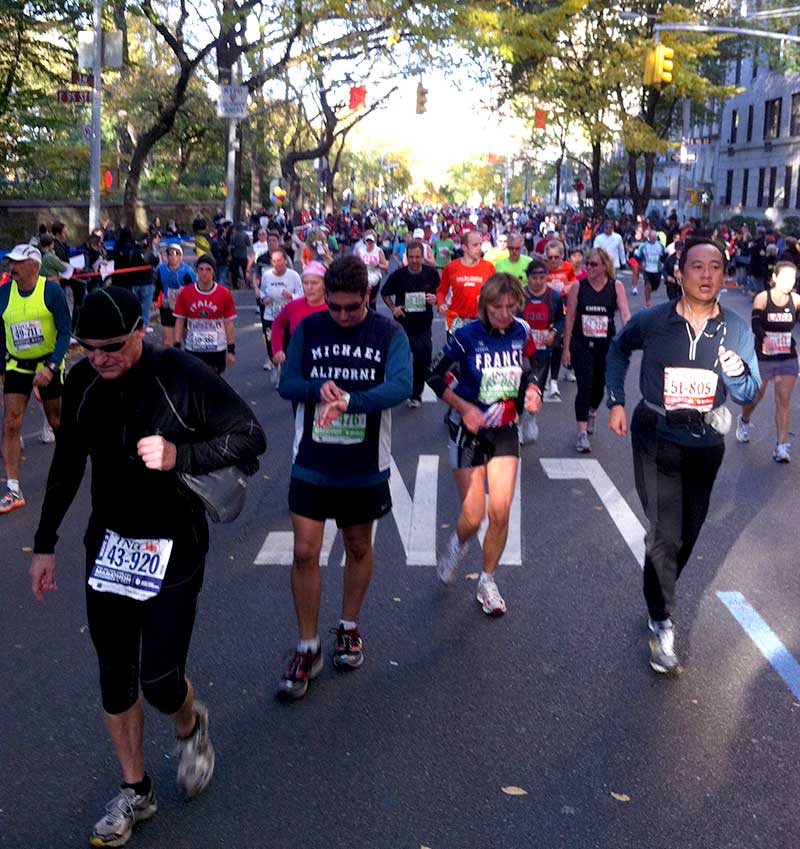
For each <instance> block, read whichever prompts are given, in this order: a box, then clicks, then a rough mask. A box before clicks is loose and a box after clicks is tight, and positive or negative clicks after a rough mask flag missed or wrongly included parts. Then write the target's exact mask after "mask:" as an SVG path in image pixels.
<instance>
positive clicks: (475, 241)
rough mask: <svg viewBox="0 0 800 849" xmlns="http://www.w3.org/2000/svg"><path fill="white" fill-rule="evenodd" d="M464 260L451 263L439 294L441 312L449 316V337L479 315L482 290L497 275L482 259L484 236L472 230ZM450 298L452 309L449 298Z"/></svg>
mask: <svg viewBox="0 0 800 849" xmlns="http://www.w3.org/2000/svg"><path fill="white" fill-rule="evenodd" d="M461 249H462V251H463V254H464V255H463V256H462V257H461V258H460V259H454V260H453V261H452V262H448V263H447V265H446V266H445V267H444V271H443V272H442V280H441V282H440V283H439V289H438V291H437V293H436V302H437V304H438V308H439V312H440V313H442V314H444V315H445V316H446V321H447V331H448V333H455V332H456V330H458V328H459V327H463V325H464V324H466V323H467V322H468V321H471V320H472V319H473V318H475V316H476V315H477V313H478V295H479V294H480V291H481V286H483V284H484V283H485V282H486V281H487V280H488V279H489V278H490V277H491V276H492V275H493V274H494V266H493V265H492V264H491V263H490V262H486V260H485V259H481V236H480V233H478V232H477V231H476V230H469V231H468V232H466V233H464V235H463V236H462V237H461ZM448 295H450V305H449V306H447V303H446V302H447V297H448Z"/></svg>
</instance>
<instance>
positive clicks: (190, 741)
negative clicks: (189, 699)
mask: <svg viewBox="0 0 800 849" xmlns="http://www.w3.org/2000/svg"><path fill="white" fill-rule="evenodd" d="M194 712H195V716H196V717H197V726H196V728H195V730H194V734H192V736H191V737H187V738H186V739H183V738H181V737H178V744H177V747H176V750H175V754H176V755H177V756H178V786H179V787H181V788H182V789H183V792H184V793H185V794H186V797H187V799H191V798H192V797H193V796H197V795H198V794H199V793H202V792H203V790H205V789H206V787H207V786H208V783H209V781H211V776H212V775H213V774H214V747H213V746H212V745H211V739H210V738H209V736H208V710H207V709H206V706H205V705H204V704H202V703H201V702H195V703H194Z"/></svg>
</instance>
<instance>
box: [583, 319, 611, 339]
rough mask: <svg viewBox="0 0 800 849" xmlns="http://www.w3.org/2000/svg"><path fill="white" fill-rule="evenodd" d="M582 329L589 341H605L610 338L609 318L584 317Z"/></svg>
mask: <svg viewBox="0 0 800 849" xmlns="http://www.w3.org/2000/svg"><path fill="white" fill-rule="evenodd" d="M581 328H582V330H583V335H584V336H586V337H587V338H588V339H605V338H606V337H607V336H608V316H607V315H582V316H581Z"/></svg>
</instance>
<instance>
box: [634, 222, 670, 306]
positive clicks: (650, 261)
mask: <svg viewBox="0 0 800 849" xmlns="http://www.w3.org/2000/svg"><path fill="white" fill-rule="evenodd" d="M634 256H635V258H636V260H637V262H638V263H639V265H640V266H641V270H642V273H643V274H644V305H645V306H646V307H651V306H653V303H652V297H653V292H655V291H656V289H658V287H659V286H660V285H661V273H662V270H663V267H664V261H665V260H666V258H667V252H666V251H665V250H664V246H663V245H662V244H661V242H659V240H658V234H657V233H656V231H655V228H653V227H650V228H649V229H648V231H647V239H646V240H645V241H644V242H642V243H641V244H640V245H639V247H638V248H637V249H636V252H635V254H634ZM637 278H638V273H637V271H634V281H633V288H634V289H636V280H637Z"/></svg>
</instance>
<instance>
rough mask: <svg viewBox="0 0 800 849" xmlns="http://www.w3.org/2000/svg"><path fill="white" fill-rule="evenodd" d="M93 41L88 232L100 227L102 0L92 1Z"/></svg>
mask: <svg viewBox="0 0 800 849" xmlns="http://www.w3.org/2000/svg"><path fill="white" fill-rule="evenodd" d="M92 24H93V26H94V41H93V55H92V74H93V76H94V85H93V86H92V142H91V146H90V155H89V230H90V231H92V230H94V229H95V228H96V227H98V226H99V225H100V156H101V150H100V107H101V96H102V83H101V75H102V73H103V0H94V10H93V15H92Z"/></svg>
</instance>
